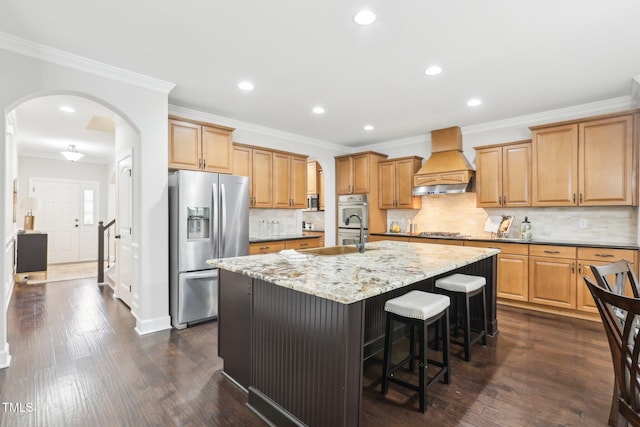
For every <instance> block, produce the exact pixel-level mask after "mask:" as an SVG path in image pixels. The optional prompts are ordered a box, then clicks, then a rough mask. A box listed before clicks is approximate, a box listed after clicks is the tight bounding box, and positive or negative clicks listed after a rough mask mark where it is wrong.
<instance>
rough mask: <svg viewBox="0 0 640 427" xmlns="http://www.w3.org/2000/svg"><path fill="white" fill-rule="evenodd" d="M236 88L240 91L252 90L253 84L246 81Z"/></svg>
mask: <svg viewBox="0 0 640 427" xmlns="http://www.w3.org/2000/svg"><path fill="white" fill-rule="evenodd" d="M238 87H239V88H240V89H242V90H253V83H251V82H248V81H244V82H240V83H238Z"/></svg>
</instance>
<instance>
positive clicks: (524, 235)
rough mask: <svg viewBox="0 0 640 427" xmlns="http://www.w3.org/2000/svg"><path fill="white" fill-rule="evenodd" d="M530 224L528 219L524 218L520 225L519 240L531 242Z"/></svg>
mask: <svg viewBox="0 0 640 427" xmlns="http://www.w3.org/2000/svg"><path fill="white" fill-rule="evenodd" d="M531 237H532V233H531V223H530V222H529V217H526V216H525V217H524V220H523V221H522V224H520V238H521V239H523V240H531Z"/></svg>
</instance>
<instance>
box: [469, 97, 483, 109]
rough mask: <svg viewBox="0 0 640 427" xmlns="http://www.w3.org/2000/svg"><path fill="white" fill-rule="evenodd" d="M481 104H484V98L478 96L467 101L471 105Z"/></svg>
mask: <svg viewBox="0 0 640 427" xmlns="http://www.w3.org/2000/svg"><path fill="white" fill-rule="evenodd" d="M480 104H482V100H480V99H478V98H471V99H470V100H469V101H467V105H468V106H469V107H477V106H478V105H480Z"/></svg>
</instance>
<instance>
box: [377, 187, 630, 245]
mask: <svg viewBox="0 0 640 427" xmlns="http://www.w3.org/2000/svg"><path fill="white" fill-rule="evenodd" d="M489 215H497V216H500V215H513V216H514V217H515V218H514V221H513V225H512V227H511V233H514V234H516V233H518V232H519V230H520V223H521V222H522V220H523V219H524V217H525V216H527V217H528V218H529V221H530V222H531V225H532V232H533V239H534V240H540V241H561V242H584V243H593V244H621V245H636V244H637V241H638V225H637V223H638V208H637V207H630V206H606V207H562V208H540V207H536V208H532V207H528V208H495V209H494V208H492V209H482V208H476V198H475V193H463V194H447V195H433V196H423V197H422V209H420V210H413V209H389V210H388V212H387V222H388V225H390V224H391V222H393V221H397V222H398V223H399V224H400V226H401V228H402V231H403V232H406V231H407V230H408V220H412V221H414V222H415V223H417V224H418V231H419V232H420V231H456V232H460V233H462V234H466V235H470V236H474V237H490V236H491V234H490V233H488V232H485V231H483V230H484V224H485V221H486V220H487V217H488V216H489ZM387 229H388V227H387Z"/></svg>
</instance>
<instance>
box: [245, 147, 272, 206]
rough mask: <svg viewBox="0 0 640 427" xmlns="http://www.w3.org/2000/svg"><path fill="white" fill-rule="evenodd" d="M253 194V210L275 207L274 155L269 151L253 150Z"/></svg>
mask: <svg viewBox="0 0 640 427" xmlns="http://www.w3.org/2000/svg"><path fill="white" fill-rule="evenodd" d="M252 151H253V152H252V169H251V193H252V194H253V200H252V203H251V204H250V206H251V207H253V208H270V207H273V179H272V176H273V153H272V152H271V151H269V150H260V149H256V148H254V149H253V150H252Z"/></svg>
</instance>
